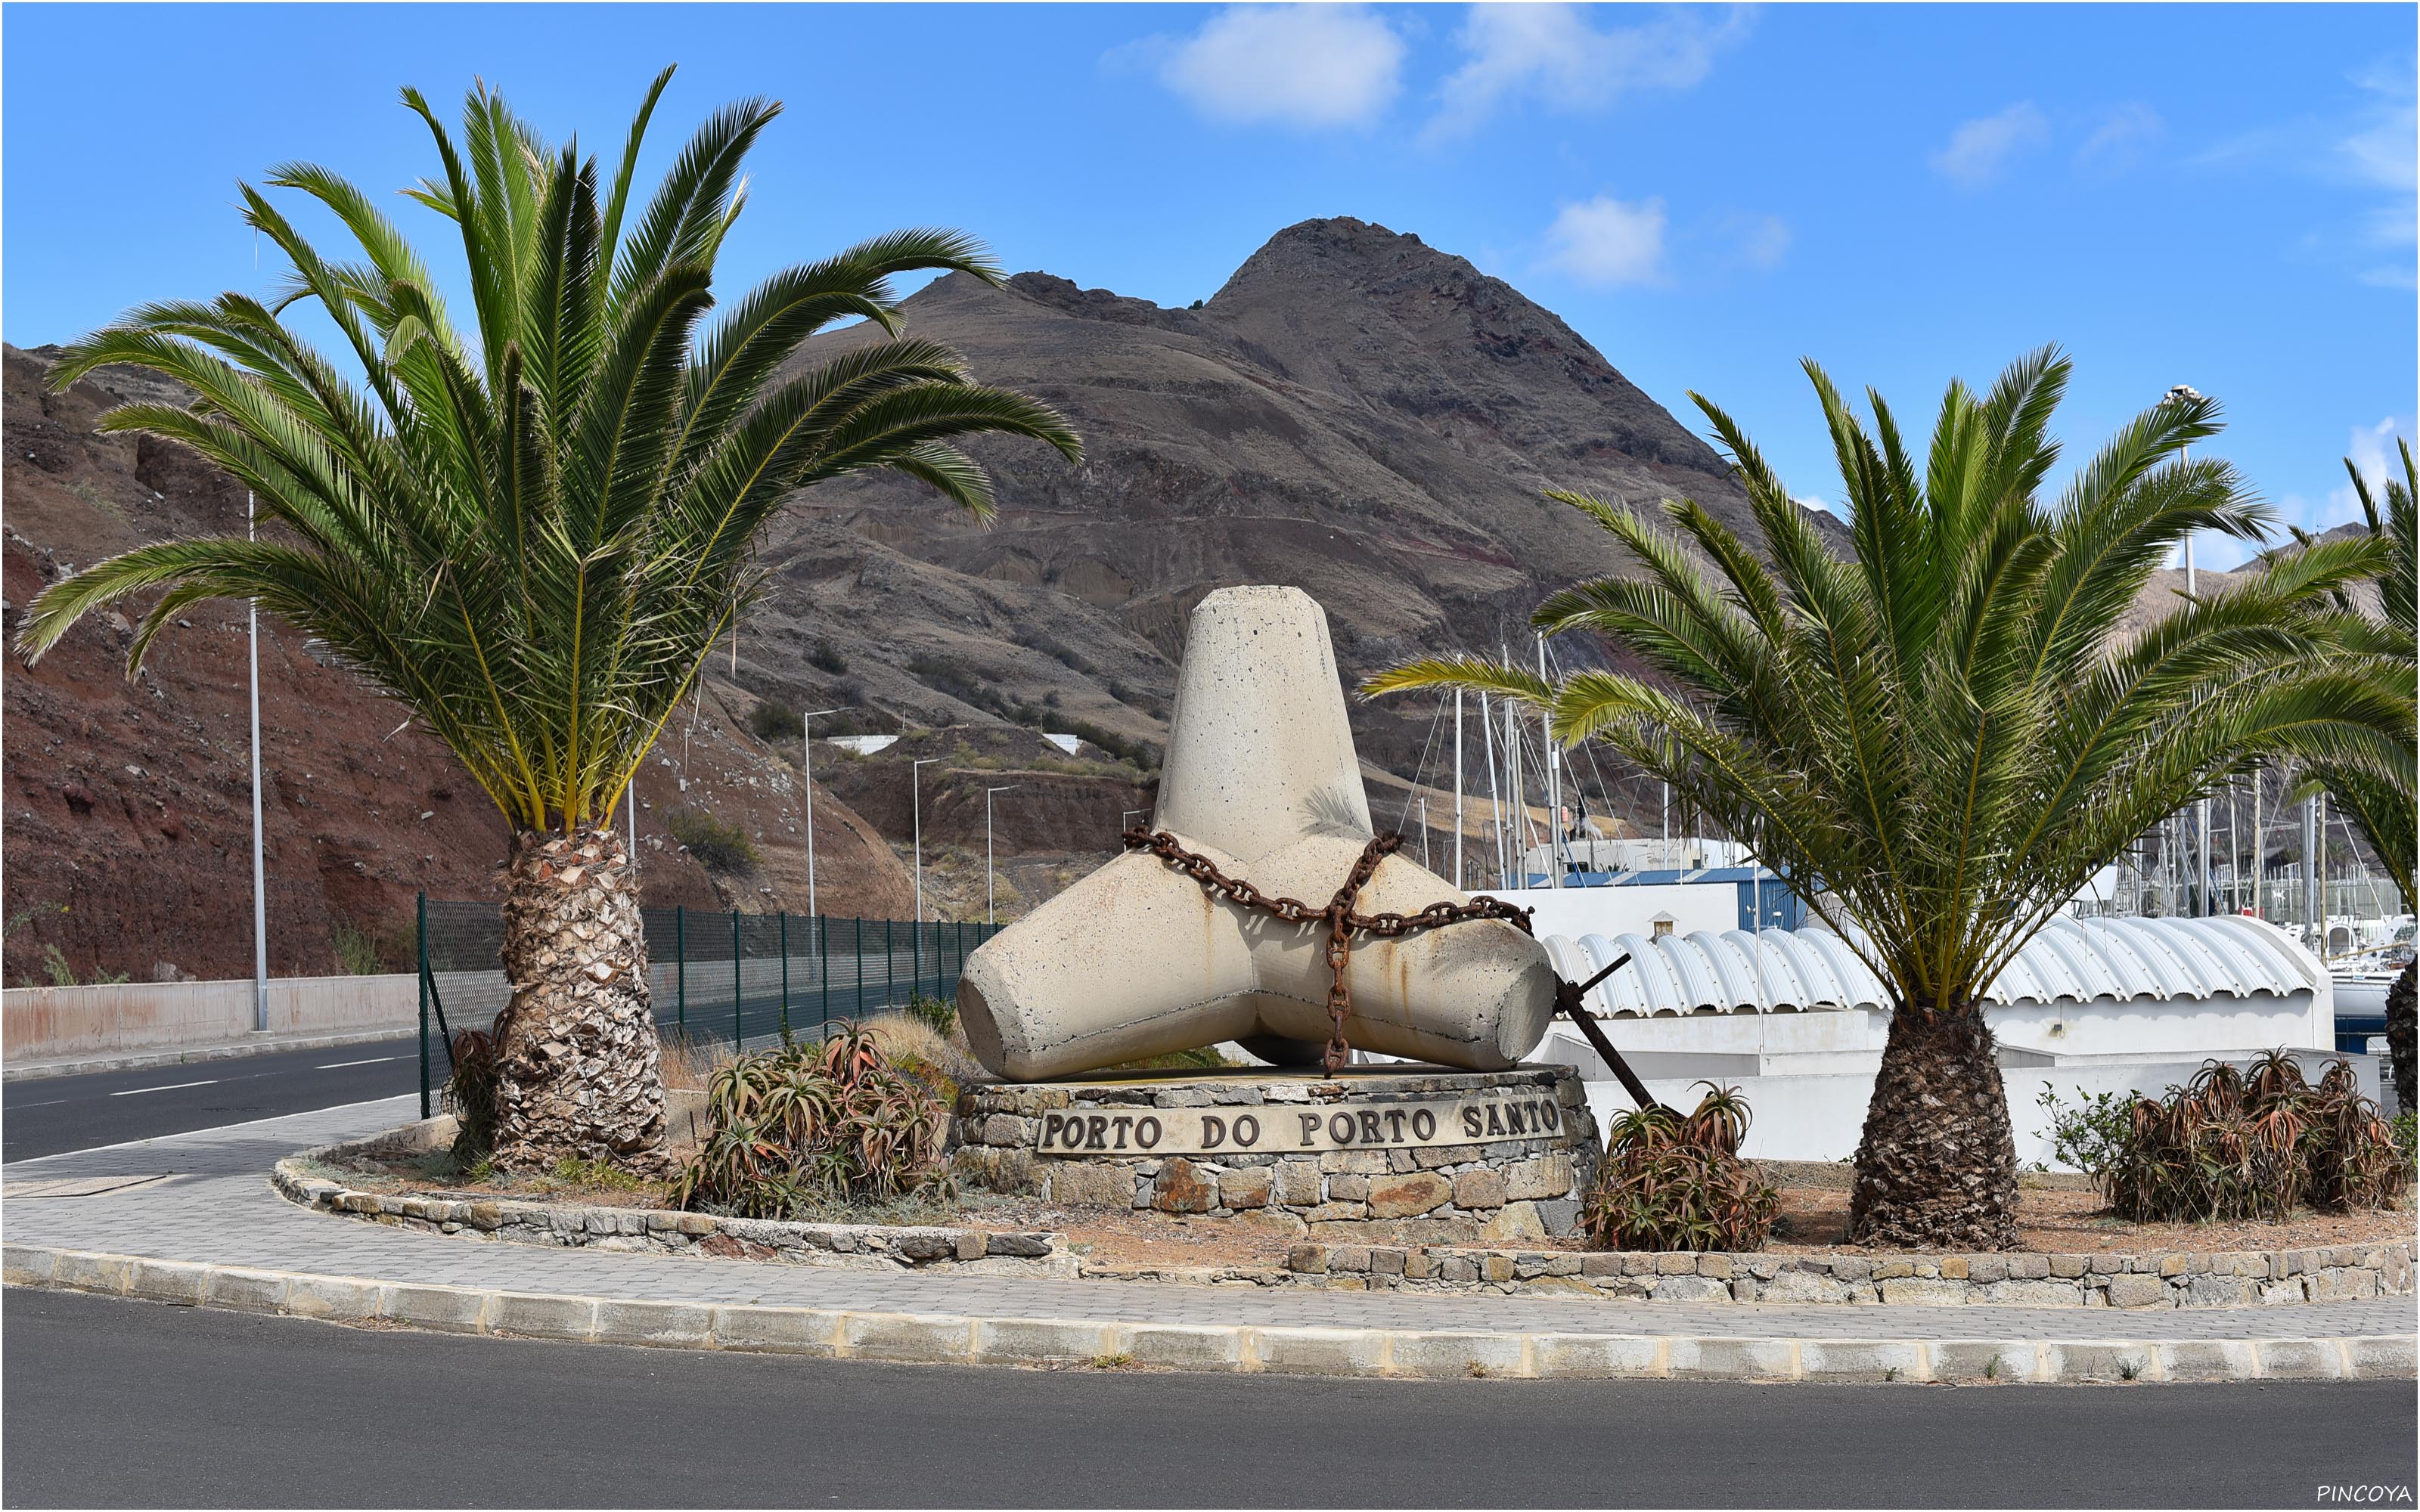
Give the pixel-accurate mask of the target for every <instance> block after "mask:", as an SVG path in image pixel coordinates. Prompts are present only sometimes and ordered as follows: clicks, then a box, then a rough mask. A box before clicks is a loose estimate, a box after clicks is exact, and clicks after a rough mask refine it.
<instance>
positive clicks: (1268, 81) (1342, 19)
mask: <svg viewBox="0 0 2420 1512" xmlns="http://www.w3.org/2000/svg"><path fill="white" fill-rule="evenodd" d="M1148 45H1149V46H1150V48H1151V51H1153V52H1156V53H1157V54H1160V57H1159V69H1158V73H1159V79H1160V82H1161V83H1162V84H1165V85H1167V86H1168V87H1169V88H1170V89H1171V90H1174V91H1175V92H1176V93H1177V94H1178V95H1179V96H1180V97H1182V98H1183V99H1184V100H1186V101H1187V103H1188V104H1190V105H1192V106H1193V108H1194V109H1196V110H1198V111H1200V112H1201V113H1202V115H1204V116H1209V117H1210V118H1212V119H1213V120H1219V121H1228V122H1232V123H1234V124H1238V125H1263V124H1267V125H1279V126H1295V127H1308V128H1324V127H1349V126H1367V125H1369V124H1371V123H1372V122H1373V121H1375V120H1376V119H1377V118H1378V116H1380V115H1381V114H1383V113H1384V112H1385V111H1386V109H1387V107H1388V105H1389V104H1391V103H1393V102H1394V99H1395V96H1396V94H1397V93H1398V92H1399V91H1400V89H1401V88H1402V75H1403V66H1404V41H1403V39H1402V38H1401V37H1399V36H1397V35H1396V33H1395V29H1394V28H1393V27H1392V26H1390V25H1388V23H1387V22H1386V20H1385V18H1383V17H1381V16H1379V15H1377V14H1375V13H1373V12H1372V11H1370V10H1367V9H1364V8H1361V7H1359V6H1353V5H1336V6H1328V5H1286V6H1231V7H1229V8H1226V9H1224V10H1221V11H1219V12H1218V14H1217V15H1215V16H1212V17H1211V18H1210V19H1209V20H1208V21H1206V22H1204V23H1202V29H1201V30H1200V31H1197V32H1195V33H1194V34H1193V35H1192V36H1190V37H1187V38H1186V39H1182V40H1180V41H1176V42H1174V43H1172V44H1171V43H1168V42H1166V41H1164V40H1163V41H1156V42H1155V43H1152V44H1148ZM1122 53H1125V50H1123V49H1122V50H1120V54H1122ZM1120 54H1111V55H1110V58H1109V59H1107V60H1105V61H1111V62H1114V61H1116V60H1117V59H1118V58H1119V56H1120Z"/></svg>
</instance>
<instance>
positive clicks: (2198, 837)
mask: <svg viewBox="0 0 2420 1512" xmlns="http://www.w3.org/2000/svg"><path fill="white" fill-rule="evenodd" d="M2200 397H2201V394H2200V393H2198V392H2196V391H2195V389H2193V388H2192V387H2191V386H2190V385H2187V384H2183V383H2180V384H2178V385H2177V386H2176V387H2174V388H2172V389H2170V390H2169V391H2168V402H2169V403H2171V404H2182V403H2187V402H2190V401H2192V400H2195V399H2198V398H2200ZM2188 453H2189V449H2188V448H2186V447H2182V446H2180V447H2178V448H2177V460H2178V461H2180V462H2181V461H2184V460H2186V458H2187V455H2188ZM2194 593H2195V584H2194V554H2193V532H2191V531H2187V532H2185V596H2186V597H2187V598H2191V597H2193V596H2194ZM2194 878H2195V898H2194V905H2193V912H2194V913H2195V914H2196V915H2203V914H2208V913H2210V912H2211V906H2210V799H2208V798H2206V797H2204V798H2195V800H2194Z"/></svg>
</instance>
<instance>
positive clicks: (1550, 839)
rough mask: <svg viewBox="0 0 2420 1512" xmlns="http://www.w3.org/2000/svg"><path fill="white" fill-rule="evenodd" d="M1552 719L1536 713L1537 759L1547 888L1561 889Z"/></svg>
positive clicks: (1559, 796) (1542, 653)
mask: <svg viewBox="0 0 2420 1512" xmlns="http://www.w3.org/2000/svg"><path fill="white" fill-rule="evenodd" d="M1545 680H1546V632H1545V631H1544V630H1541V631H1539V632H1538V681H1540V682H1542V683H1543V682H1544V681H1545ZM1556 757H1557V752H1556V750H1555V726H1554V717H1553V716H1551V715H1549V714H1548V713H1547V712H1546V711H1545V710H1544V709H1540V710H1539V711H1538V759H1539V760H1541V761H1543V762H1544V763H1545V764H1546V886H1547V887H1561V886H1562V885H1563V764H1562V763H1561V762H1560V761H1559V760H1557V759H1556Z"/></svg>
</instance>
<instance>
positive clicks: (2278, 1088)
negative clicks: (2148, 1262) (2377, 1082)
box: [2099, 1050, 2412, 1223]
mask: <svg viewBox="0 0 2420 1512" xmlns="http://www.w3.org/2000/svg"><path fill="white" fill-rule="evenodd" d="M2099 1175H2100V1180H2101V1185H2102V1191H2103V1193H2104V1194H2105V1195H2106V1196H2107V1197H2108V1199H2109V1205H2110V1207H2111V1208H2113V1209H2115V1210H2116V1211H2118V1214H2119V1215H2120V1216H2122V1217H2126V1218H2130V1219H2133V1221H2135V1222H2137V1223H2144V1222H2155V1221H2177V1220H2183V1221H2199V1220H2204V1219H2234V1218H2271V1219H2282V1218H2284V1217H2285V1216H2286V1214H2287V1213H2288V1212H2289V1211H2292V1210H2293V1209H2294V1208H2295V1207H2296V1206H2297V1205H2299V1204H2303V1203H2308V1204H2309V1205H2310V1206H2312V1207H2314V1208H2320V1209H2328V1210H2335V1211H2342V1210H2346V1209H2351V1208H2379V1207H2384V1206H2387V1205H2388V1204H2389V1203H2391V1202H2393V1201H2394V1199H2395V1198H2396V1196H2397V1195H2398V1194H2400V1193H2401V1192H2402V1191H2403V1189H2404V1187H2405V1186H2407V1185H2408V1184H2410V1181H2411V1179H2412V1165H2411V1162H2410V1161H2409V1160H2408V1159H2407V1158H2405V1157H2404V1156H2403V1155H2402V1154H2401V1153H2400V1152H2398V1151H2397V1149H2396V1138H2395V1131H2394V1129H2393V1128H2392V1127H2391V1126H2390V1125H2389V1124H2388V1123H2387V1121H2386V1120H2385V1119H2383V1118H2381V1117H2380V1115H2379V1111H2378V1104H2377V1103H2372V1102H2371V1101H2370V1100H2369V1099H2367V1098H2366V1097H2364V1096H2362V1095H2361V1084H2360V1083H2359V1081H2358V1080H2356V1079H2355V1077H2354V1075H2353V1070H2352V1064H2351V1062H2350V1061H2347V1060H2341V1059H2339V1060H2337V1061H2335V1063H2334V1064H2332V1065H2331V1066H2329V1068H2328V1070H2327V1073H2326V1074H2325V1075H2324V1076H2322V1077H2320V1078H2319V1085H2318V1086H2317V1087H2313V1086H2311V1085H2310V1084H2309V1083H2308V1082H2307V1081H2306V1080H2305V1079H2304V1075H2303V1068H2302V1067H2301V1065H2300V1064H2298V1063H2297V1062H2296V1061H2295V1059H2294V1057H2291V1056H2289V1055H2288V1054H2286V1052H2285V1051H2283V1050H2272V1051H2269V1052H2268V1053H2266V1054H2264V1055H2262V1056H2261V1057H2259V1058H2258V1059H2257V1060H2255V1061H2254V1062H2253V1063H2252V1067H2251V1069H2250V1070H2249V1071H2248V1072H2239V1071H2237V1070H2236V1069H2235V1068H2234V1067H2232V1066H2229V1065H2226V1064H2225V1063H2224V1062H2221V1061H2217V1060H2212V1061H2209V1062H2207V1063H2205V1064H2204V1065H2203V1066H2202V1068H2201V1070H2200V1071H2199V1072H2195V1075H2194V1078H2193V1080H2192V1081H2191V1082H2189V1083H2187V1084H2186V1085H2185V1086H2183V1087H2171V1088H2168V1090H2167V1095H2166V1096H2164V1097H2163V1098H2160V1099H2158V1100H2156V1101H2154V1100H2152V1099H2149V1098H2145V1099H2142V1100H2140V1101H2138V1102H2136V1103H2134V1104H2133V1107H2132V1108H2131V1109H2130V1110H2129V1118H2128V1127H2127V1131H2126V1134H2125V1137H2124V1139H2123V1140H2122V1141H2121V1143H2120V1145H2119V1147H2118V1152H2117V1155H2116V1158H2115V1159H2114V1160H2112V1161H2111V1162H2110V1164H2109V1165H2108V1166H2107V1167H2106V1169H2105V1170H2103V1171H2102V1172H2101V1173H2099Z"/></svg>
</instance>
